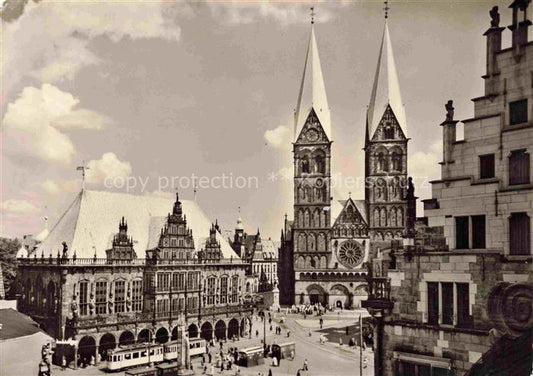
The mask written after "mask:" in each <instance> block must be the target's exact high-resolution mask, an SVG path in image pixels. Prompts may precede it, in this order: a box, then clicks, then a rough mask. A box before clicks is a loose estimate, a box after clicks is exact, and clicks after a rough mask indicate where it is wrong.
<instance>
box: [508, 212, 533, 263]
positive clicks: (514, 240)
mask: <svg viewBox="0 0 533 376" xmlns="http://www.w3.org/2000/svg"><path fill="white" fill-rule="evenodd" d="M509 253H510V254H511V255H530V254H531V219H530V218H529V216H528V215H527V214H526V213H512V214H511V217H510V218H509Z"/></svg>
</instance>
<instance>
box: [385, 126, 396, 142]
mask: <svg viewBox="0 0 533 376" xmlns="http://www.w3.org/2000/svg"><path fill="white" fill-rule="evenodd" d="M383 138H384V139H386V140H392V139H393V138H394V128H393V126H392V124H391V123H390V122H388V123H387V124H386V125H385V128H383Z"/></svg>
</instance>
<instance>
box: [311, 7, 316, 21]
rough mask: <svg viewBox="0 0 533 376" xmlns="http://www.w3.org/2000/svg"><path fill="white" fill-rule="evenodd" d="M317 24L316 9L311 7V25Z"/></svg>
mask: <svg viewBox="0 0 533 376" xmlns="http://www.w3.org/2000/svg"><path fill="white" fill-rule="evenodd" d="M314 23H315V7H311V25H313V24H314Z"/></svg>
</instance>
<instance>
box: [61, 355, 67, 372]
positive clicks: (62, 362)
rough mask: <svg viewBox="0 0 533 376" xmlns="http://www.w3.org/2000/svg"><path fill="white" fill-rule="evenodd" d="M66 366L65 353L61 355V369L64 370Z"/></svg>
mask: <svg viewBox="0 0 533 376" xmlns="http://www.w3.org/2000/svg"><path fill="white" fill-rule="evenodd" d="M66 368H67V358H66V356H65V355H63V356H62V357H61V371H64V370H65V369H66Z"/></svg>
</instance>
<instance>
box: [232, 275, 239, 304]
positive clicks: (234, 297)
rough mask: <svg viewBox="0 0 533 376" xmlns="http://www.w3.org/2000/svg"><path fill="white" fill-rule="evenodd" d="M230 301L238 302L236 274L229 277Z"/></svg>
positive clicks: (237, 278)
mask: <svg viewBox="0 0 533 376" xmlns="http://www.w3.org/2000/svg"><path fill="white" fill-rule="evenodd" d="M231 302H232V303H238V302H239V276H237V275H234V276H233V277H231Z"/></svg>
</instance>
